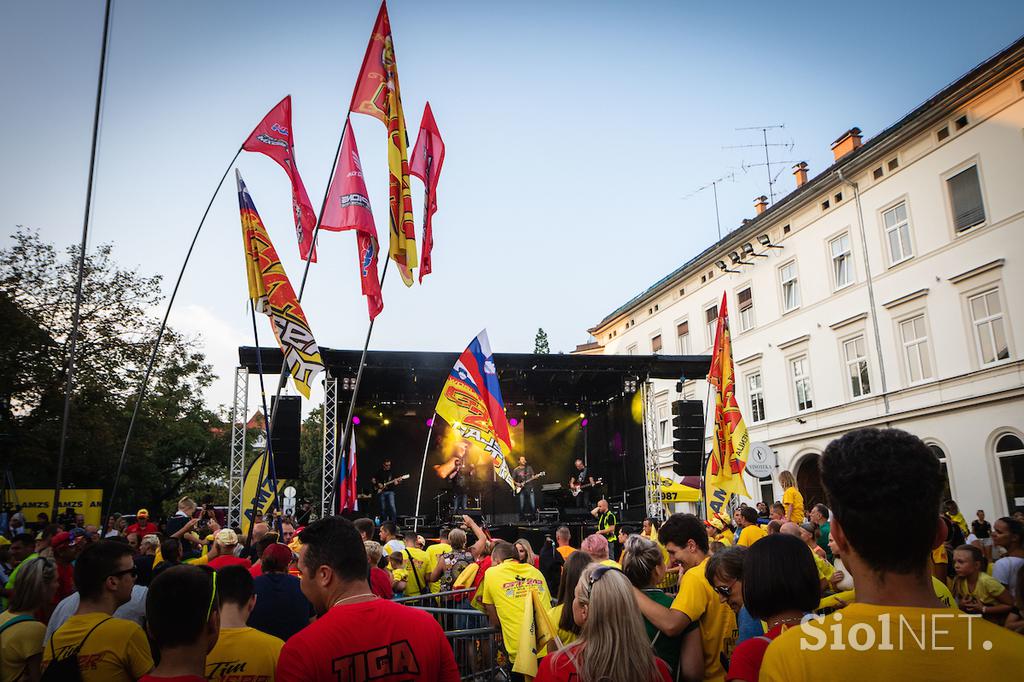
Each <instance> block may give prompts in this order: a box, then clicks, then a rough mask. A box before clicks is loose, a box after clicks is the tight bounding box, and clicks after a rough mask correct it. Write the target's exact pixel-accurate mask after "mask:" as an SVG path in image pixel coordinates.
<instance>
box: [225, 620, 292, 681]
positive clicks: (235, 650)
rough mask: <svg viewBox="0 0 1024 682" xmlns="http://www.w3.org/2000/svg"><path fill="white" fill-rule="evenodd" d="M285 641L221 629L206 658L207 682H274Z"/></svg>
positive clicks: (242, 630)
mask: <svg viewBox="0 0 1024 682" xmlns="http://www.w3.org/2000/svg"><path fill="white" fill-rule="evenodd" d="M283 646H284V640H282V639H279V638H277V637H274V636H273V635H268V634H267V633H265V632H260V631H259V630H255V629H253V628H248V627H246V628H221V629H220V636H219V637H217V645H216V646H214V647H213V650H212V651H211V652H210V653H208V654H207V655H206V679H207V680H209V682H239V681H241V680H245V682H274V670H275V669H276V668H277V658H278V656H280V655H281V647H283Z"/></svg>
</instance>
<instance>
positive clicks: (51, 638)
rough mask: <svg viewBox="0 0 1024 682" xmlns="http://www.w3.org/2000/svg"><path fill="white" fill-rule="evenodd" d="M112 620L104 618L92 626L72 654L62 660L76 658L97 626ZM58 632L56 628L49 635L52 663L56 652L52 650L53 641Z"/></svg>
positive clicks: (55, 657)
mask: <svg viewBox="0 0 1024 682" xmlns="http://www.w3.org/2000/svg"><path fill="white" fill-rule="evenodd" d="M112 618H113V616H107V617H106V618H104V619H103V620H101V621H100V622H98V623H96V625H93V626H92V629H90V630H89V632H87V633H85V637H83V638H82V641H81V642H79V643H78V646H77V647H75V650H74V651H73V652H71V653H70V654H68V655H67V656H65V657H64V658H71V657H72V656H76V657H77V656H78V654H79V652H81V651H82V647H84V646H85V640H87V639H89V635H91V634H92V633H93V632H95V631H96V628H98V627H99V626H101V625H103V624H104V623H106V622H107V621H108V620H111V619H112ZM61 627H63V626H61ZM58 630H60V628H57V630H54V631H53V634H52V635H50V658H51V659H52V660H54V661H56V660H57V651H56V650H55V649H54V648H53V640H55V639H57V631H58ZM61 660H64V659H61Z"/></svg>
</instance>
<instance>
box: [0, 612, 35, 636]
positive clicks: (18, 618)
mask: <svg viewBox="0 0 1024 682" xmlns="http://www.w3.org/2000/svg"><path fill="white" fill-rule="evenodd" d="M30 620H35V618H33V617H32V616H29V615H25V614H23V615H20V616H15V617H14V618H11V619H10V620H9V621H7V622H6V623H4V624H3V625H0V632H3V631H4V630H6V629H7V628H9V627H11V626H12V625H17V624H18V623H24V622H26V621H30Z"/></svg>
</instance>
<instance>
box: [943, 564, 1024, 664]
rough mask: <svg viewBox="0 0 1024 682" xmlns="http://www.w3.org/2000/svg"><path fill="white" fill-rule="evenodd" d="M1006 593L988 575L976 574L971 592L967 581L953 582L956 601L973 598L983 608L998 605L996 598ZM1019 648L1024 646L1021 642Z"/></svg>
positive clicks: (959, 579) (957, 579) (999, 583)
mask: <svg viewBox="0 0 1024 682" xmlns="http://www.w3.org/2000/svg"><path fill="white" fill-rule="evenodd" d="M1005 591H1006V588H1005V587H1003V584H1002V583H1001V582H999V581H998V580H996V579H995V578H993V577H992V576H990V575H989V574H988V573H979V574H978V584H976V585H975V586H974V589H973V590H971V589H970V588H969V587H968V586H967V581H966V580H965V579H963V578H956V579H954V580H953V595H954V596H955V597H956V598H957V599H966V598H967V597H974V598H975V599H977V600H978V601H979V602H981V603H982V604H984V605H985V606H992V605H993V604H998V603H999V599H997V597H998V596H999V595H1001V594H1002V593H1003V592H1005ZM1021 646H1024V642H1021Z"/></svg>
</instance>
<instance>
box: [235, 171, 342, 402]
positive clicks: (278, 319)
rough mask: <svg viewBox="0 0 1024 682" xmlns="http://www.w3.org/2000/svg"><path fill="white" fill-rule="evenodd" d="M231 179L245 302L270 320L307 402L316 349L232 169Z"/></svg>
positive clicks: (317, 364)
mask: <svg viewBox="0 0 1024 682" xmlns="http://www.w3.org/2000/svg"><path fill="white" fill-rule="evenodd" d="M235 179H236V180H237V181H238V208H239V211H240V212H241V216H242V241H243V243H244V245H245V272H246V276H247V278H248V280H249V298H251V299H252V302H253V305H254V306H255V307H256V311H257V312H261V313H264V314H265V315H267V317H269V318H270V323H271V327H273V329H274V336H275V337H277V343H278V345H279V346H281V353H282V355H284V363H285V366H286V367H287V368H288V372H289V373H290V374H291V375H292V379H293V380H294V381H295V387H296V388H297V389H299V392H300V393H302V395H304V396H306V398H309V390H310V388H311V387H312V385H313V379H314V378H316V375H317V374H319V373H320V372H322V371H324V361H323V359H322V358H321V357H320V349H319V348H318V347H317V345H316V339H314V338H313V332H312V331H311V330H310V328H309V322H307V321H306V315H305V313H303V312H302V306H300V305H299V300H298V298H296V296H295V290H294V289H292V285H291V282H289V281H288V275H287V274H285V271H284V266H283V265H281V259H280V258H278V256H277V251H276V250H275V249H274V245H273V244H272V243H271V242H270V235H268V234H267V228H266V227H264V226H263V221H262V220H260V215H259V213H257V212H256V206H255V204H253V202H252V197H250V196H249V190H248V189H246V187H245V183H244V182H242V175H241V174H240V173H239V172H238V169H235Z"/></svg>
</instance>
